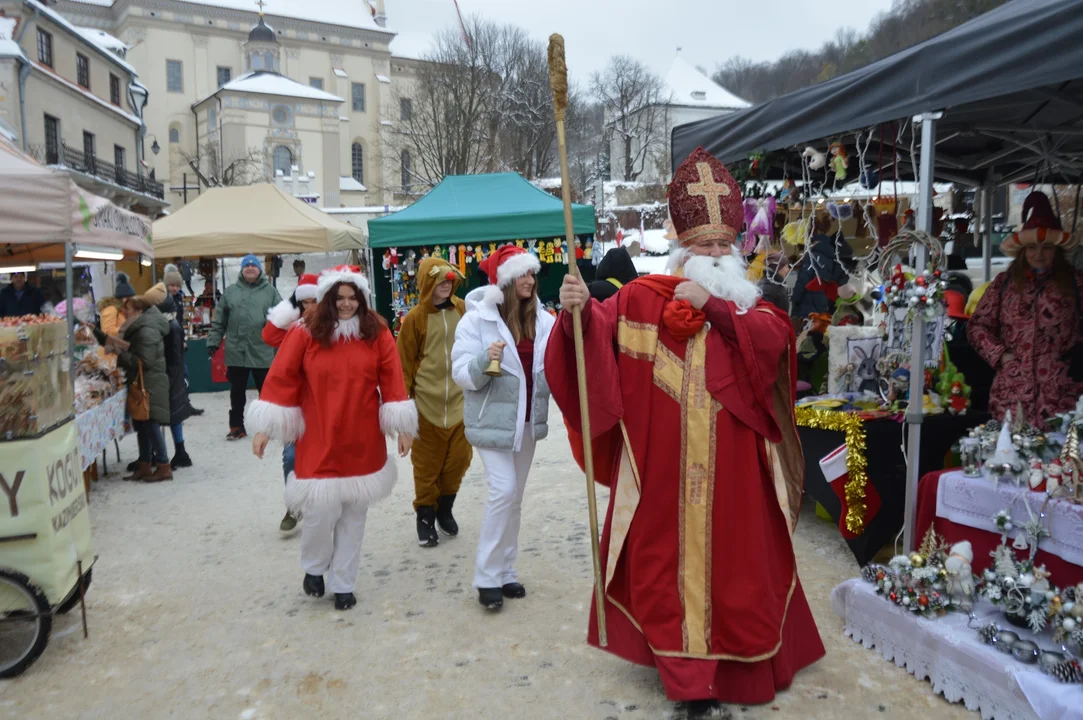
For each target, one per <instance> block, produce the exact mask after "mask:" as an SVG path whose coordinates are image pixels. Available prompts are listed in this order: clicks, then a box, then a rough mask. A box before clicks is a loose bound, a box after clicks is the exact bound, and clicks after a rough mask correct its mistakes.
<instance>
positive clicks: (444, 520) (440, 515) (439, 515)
mask: <svg viewBox="0 0 1083 720" xmlns="http://www.w3.org/2000/svg"><path fill="white" fill-rule="evenodd" d="M454 505H455V496H454V495H441V496H440V504H439V505H437V506H436V527H438V528H440V532H442V533H444V534H445V535H447V536H448V537H455V536H456V535H458V534H459V523H457V522H455V517H454V516H453V515H452V514H451V508H452V507H453V506H454Z"/></svg>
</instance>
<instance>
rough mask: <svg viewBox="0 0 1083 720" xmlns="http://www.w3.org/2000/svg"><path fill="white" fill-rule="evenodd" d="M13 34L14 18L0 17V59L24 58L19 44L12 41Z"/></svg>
mask: <svg viewBox="0 0 1083 720" xmlns="http://www.w3.org/2000/svg"><path fill="white" fill-rule="evenodd" d="M14 33H15V18H6V17H0V58H4V57H13V58H25V57H26V56H25V55H23V51H22V48H20V47H19V43H17V42H15V41H14V40H12V39H11V38H12V36H13V35H14Z"/></svg>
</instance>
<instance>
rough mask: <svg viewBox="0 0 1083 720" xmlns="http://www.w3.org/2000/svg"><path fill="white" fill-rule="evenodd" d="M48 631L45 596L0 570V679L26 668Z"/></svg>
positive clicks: (15, 574)
mask: <svg viewBox="0 0 1083 720" xmlns="http://www.w3.org/2000/svg"><path fill="white" fill-rule="evenodd" d="M52 629H53V616H52V613H51V612H50V610H49V601H48V600H47V599H46V598H45V594H44V593H42V592H41V590H39V589H38V588H37V587H35V586H34V585H33V584H31V582H30V579H29V578H28V577H26V575H23V574H22V573H18V572H15V571H13V570H4V569H0V678H9V677H15V676H16V675H19V674H20V673H22V672H23V671H24V670H26V669H27V668H28V667H30V666H31V665H32V664H33V663H34V661H35V660H37V659H38V657H39V656H40V655H41V653H42V652H43V651H44V650H45V646H46V644H48V642H49V633H50V632H51V631H52Z"/></svg>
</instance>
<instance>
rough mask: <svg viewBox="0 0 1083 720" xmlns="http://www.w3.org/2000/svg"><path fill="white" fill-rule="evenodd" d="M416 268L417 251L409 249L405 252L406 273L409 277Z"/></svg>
mask: <svg viewBox="0 0 1083 720" xmlns="http://www.w3.org/2000/svg"><path fill="white" fill-rule="evenodd" d="M416 270H417V253H416V252H414V251H413V250H411V251H410V252H408V253H407V254H406V274H407V275H409V276H410V277H413V276H414V272H415V271H416Z"/></svg>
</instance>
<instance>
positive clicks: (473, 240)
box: [368, 172, 595, 249]
mask: <svg viewBox="0 0 1083 720" xmlns="http://www.w3.org/2000/svg"><path fill="white" fill-rule="evenodd" d="M572 222H573V223H574V227H575V234H576V235H593V234H594V227H595V225H594V208H593V207H591V206H590V205H572ZM368 230H369V247H371V248H374V249H375V248H392V247H394V248H406V247H422V246H426V245H444V244H451V243H456V244H458V243H465V244H477V243H483V242H500V241H503V240H519V239H530V238H554V237H564V205H563V203H562V202H561V201H560V200H559V199H558V198H555V197H553V196H552V195H550V194H549V193H547V192H545V191H544V190H539V189H538V188H536V187H534V186H533V185H531V184H530V183H529V182H527V181H526V180H525V179H523V176H522V175H520V174H518V173H510V172H509V173H494V174H492V175H449V176H448V177H445V178H444V179H443V180H441V181H440V184H439V185H437V186H436V187H434V188H433V189H432V190H431V191H429V193H428V194H427V195H426V196H425V197H423V198H421V199H420V200H418V201H417V202H415V203H414V204H413V205H410V206H409V207H407V208H405V209H403V210H400V211H398V212H397V213H394V214H393V215H388V216H387V217H382V218H378V219H376V220H369V222H368Z"/></svg>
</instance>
